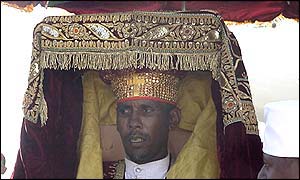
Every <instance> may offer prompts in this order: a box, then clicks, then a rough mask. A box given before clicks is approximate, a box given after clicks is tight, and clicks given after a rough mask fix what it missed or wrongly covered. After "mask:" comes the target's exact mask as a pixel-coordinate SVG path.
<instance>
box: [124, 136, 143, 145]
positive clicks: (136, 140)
mask: <svg viewBox="0 0 300 180" xmlns="http://www.w3.org/2000/svg"><path fill="white" fill-rule="evenodd" d="M128 141H129V142H130V143H142V142H144V141H146V138H145V137H144V136H143V135H130V136H129V137H128Z"/></svg>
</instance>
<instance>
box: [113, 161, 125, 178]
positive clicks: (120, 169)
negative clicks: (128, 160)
mask: <svg viewBox="0 0 300 180" xmlns="http://www.w3.org/2000/svg"><path fill="white" fill-rule="evenodd" d="M124 173H125V160H120V161H119V163H118V165H117V166H116V175H115V177H114V178H113V179H123V177H124Z"/></svg>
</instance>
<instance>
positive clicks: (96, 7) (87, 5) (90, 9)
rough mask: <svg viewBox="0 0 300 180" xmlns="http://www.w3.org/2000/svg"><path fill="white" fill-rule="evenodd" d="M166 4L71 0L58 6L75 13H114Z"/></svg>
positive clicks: (147, 8)
mask: <svg viewBox="0 0 300 180" xmlns="http://www.w3.org/2000/svg"><path fill="white" fill-rule="evenodd" d="M164 5H166V3H165V2H163V1H84V2H83V1H71V2H67V3H63V4H58V5H56V7H60V8H63V9H66V10H67V11H69V12H72V13H75V14H93V13H112V12H127V11H157V10H161V9H163V7H164Z"/></svg>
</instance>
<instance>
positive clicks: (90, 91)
mask: <svg viewBox="0 0 300 180" xmlns="http://www.w3.org/2000/svg"><path fill="white" fill-rule="evenodd" d="M211 81H212V80H211V75H210V73H205V72H192V73H189V74H188V75H187V76H186V77H185V78H184V79H183V80H182V81H181V82H180V87H179V92H178V96H179V97H178V107H179V108H180V109H181V122H180V124H179V127H180V128H182V129H185V130H189V131H193V133H192V135H191V137H190V138H189V140H188V141H187V143H186V144H185V146H184V147H183V149H182V150H181V152H180V153H179V155H178V157H177V159H176V162H175V163H174V165H173V166H172V167H171V169H170V171H169V173H168V178H218V177H219V166H218V160H217V147H216V144H217V142H216V110H215V106H214V103H213V100H212V97H211V88H210V87H211ZM83 89H84V90H83V92H84V102H83V122H82V133H81V140H80V142H79V146H80V164H79V168H78V173H77V178H102V177H103V175H102V173H103V170H102V149H101V142H100V124H105V125H113V124H115V123H116V107H115V98H114V95H113V93H112V91H111V88H110V87H109V86H107V85H106V84H105V83H104V82H103V81H102V80H101V79H100V78H99V75H98V73H97V72H95V71H90V72H87V73H86V74H85V75H84V78H83Z"/></svg>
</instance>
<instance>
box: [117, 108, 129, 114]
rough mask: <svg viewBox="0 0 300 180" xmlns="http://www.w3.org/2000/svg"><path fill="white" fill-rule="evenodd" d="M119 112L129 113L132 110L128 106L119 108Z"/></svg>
mask: <svg viewBox="0 0 300 180" xmlns="http://www.w3.org/2000/svg"><path fill="white" fill-rule="evenodd" d="M118 112H119V113H121V114H127V113H129V112H130V110H129V109H128V108H119V109H118Z"/></svg>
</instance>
